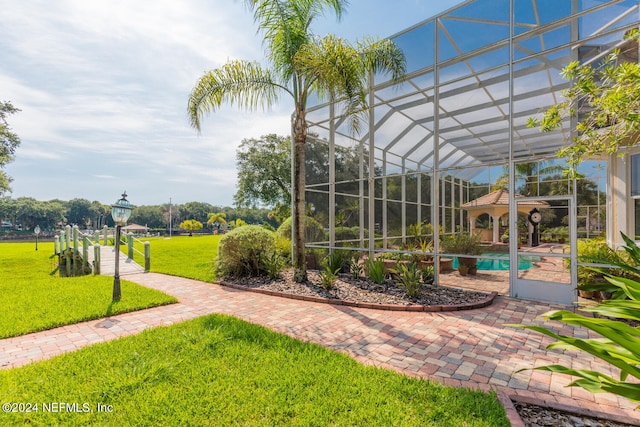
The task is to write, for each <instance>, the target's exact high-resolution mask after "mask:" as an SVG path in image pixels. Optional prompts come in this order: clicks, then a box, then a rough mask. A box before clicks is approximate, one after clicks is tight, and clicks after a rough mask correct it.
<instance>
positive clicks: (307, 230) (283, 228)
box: [278, 216, 326, 243]
mask: <svg viewBox="0 0 640 427" xmlns="http://www.w3.org/2000/svg"><path fill="white" fill-rule="evenodd" d="M278 235H280V236H282V237H285V238H287V239H291V217H289V218H287V219H286V220H285V221H284V222H283V223H282V224H280V227H278ZM304 237H305V240H306V242H307V243H309V242H322V241H324V240H326V238H325V233H324V228H322V224H320V223H319V222H318V221H316V220H315V219H313V218H311V217H310V216H307V217H305V220H304Z"/></svg>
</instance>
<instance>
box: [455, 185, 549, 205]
mask: <svg viewBox="0 0 640 427" xmlns="http://www.w3.org/2000/svg"><path fill="white" fill-rule="evenodd" d="M523 197H524V196H523V195H521V194H516V195H515V198H516V199H520V198H523ZM522 205H526V206H529V207H531V206H539V207H547V206H549V204H548V203H547V202H541V201H529V202H526V203H522ZM490 206H505V207H508V206H509V192H508V191H507V190H504V189H500V190H496V191H493V192H491V193H489V194H485V195H484V196H481V197H478V198H477V199H475V200H471V201H469V202H467V203H465V204H463V205H462V208H463V209H469V208H480V207H490Z"/></svg>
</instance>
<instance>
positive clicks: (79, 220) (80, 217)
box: [66, 199, 100, 227]
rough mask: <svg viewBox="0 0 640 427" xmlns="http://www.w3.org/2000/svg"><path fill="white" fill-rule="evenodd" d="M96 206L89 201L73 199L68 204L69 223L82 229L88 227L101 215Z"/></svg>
mask: <svg viewBox="0 0 640 427" xmlns="http://www.w3.org/2000/svg"><path fill="white" fill-rule="evenodd" d="M96 209H97V208H96V205H93V204H91V202H90V201H88V200H87V199H73V200H70V201H69V202H68V203H67V215H66V216H67V221H69V223H70V224H76V225H78V226H80V227H86V226H88V225H89V224H91V223H92V221H93V220H94V219H95V218H96V217H98V215H100V213H99V212H98V211H97V210H96Z"/></svg>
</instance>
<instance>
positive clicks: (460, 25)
mask: <svg viewBox="0 0 640 427" xmlns="http://www.w3.org/2000/svg"><path fill="white" fill-rule="evenodd" d="M492 8H493V7H492ZM493 10H495V9H493ZM507 14H508V13H507ZM495 20H496V19H495V18H492V22H491V23H489V22H474V21H471V20H469V21H465V20H459V19H455V20H453V19H447V17H446V16H444V17H442V19H441V20H440V25H442V26H443V27H444V31H440V32H439V37H440V43H441V46H444V47H445V49H446V50H445V51H444V52H441V56H440V61H444V60H447V59H450V58H453V57H454V56H457V55H451V51H450V50H449V48H448V46H449V45H450V44H452V46H451V47H452V48H453V49H454V50H455V51H456V52H459V53H458V55H459V54H464V53H468V52H472V51H474V50H476V49H479V48H481V47H484V46H489V45H492V44H495V43H498V42H500V41H502V40H507V39H508V38H509V25H508V23H509V19H508V18H507V19H506V20H505V21H503V22H502V23H499V24H495V23H494V22H495ZM445 31H446V33H445ZM469 34H473V37H469ZM442 38H446V41H445V42H444V43H443V41H442Z"/></svg>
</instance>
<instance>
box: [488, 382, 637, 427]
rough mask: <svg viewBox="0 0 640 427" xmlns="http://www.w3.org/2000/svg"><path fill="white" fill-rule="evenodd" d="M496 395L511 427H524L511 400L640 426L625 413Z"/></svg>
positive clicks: (536, 399)
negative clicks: (612, 412)
mask: <svg viewBox="0 0 640 427" xmlns="http://www.w3.org/2000/svg"><path fill="white" fill-rule="evenodd" d="M497 396H498V400H499V401H500V403H501V404H502V406H503V407H504V409H505V411H506V413H507V418H509V421H510V422H511V426H512V427H525V423H524V421H523V420H522V417H520V414H518V411H517V410H516V407H515V406H514V404H513V402H521V403H525V404H528V405H536V406H541V407H543V408H549V409H556V410H558V411H562V412H570V413H573V414H576V415H578V416H582V417H592V418H600V419H603V420H608V421H615V422H617V423H621V424H629V425H632V426H640V421H639V420H637V419H634V418H631V417H628V416H626V415H620V414H610V413H607V412H601V411H595V410H591V409H587V408H580V407H578V406H571V405H566V404H562V403H559V402H556V401H552V400H549V401H547V400H543V399H538V398H535V397H527V396H517V395H512V396H509V395H507V393H506V392H504V391H499V392H497Z"/></svg>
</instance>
